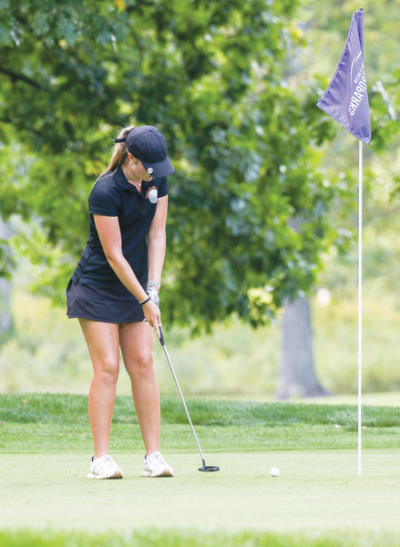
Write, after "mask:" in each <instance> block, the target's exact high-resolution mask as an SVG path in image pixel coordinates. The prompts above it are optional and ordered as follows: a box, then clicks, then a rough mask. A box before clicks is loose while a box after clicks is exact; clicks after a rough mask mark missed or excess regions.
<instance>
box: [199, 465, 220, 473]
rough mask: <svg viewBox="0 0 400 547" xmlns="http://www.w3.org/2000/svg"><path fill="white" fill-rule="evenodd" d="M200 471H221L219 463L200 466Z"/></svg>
mask: <svg viewBox="0 0 400 547" xmlns="http://www.w3.org/2000/svg"><path fill="white" fill-rule="evenodd" d="M199 471H203V473H212V472H213V471H219V467H218V465H203V467H199Z"/></svg>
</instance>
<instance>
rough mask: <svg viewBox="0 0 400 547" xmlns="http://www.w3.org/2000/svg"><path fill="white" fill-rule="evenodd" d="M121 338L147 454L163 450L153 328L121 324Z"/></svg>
mask: <svg viewBox="0 0 400 547" xmlns="http://www.w3.org/2000/svg"><path fill="white" fill-rule="evenodd" d="M119 339H120V344H121V351H122V355H123V358H124V364H125V368H126V370H127V372H128V374H129V376H130V379H131V382H132V396H133V402H134V405H135V409H136V415H137V418H138V421H139V425H140V429H141V431H142V437H143V441H144V445H145V447H146V454H150V453H151V452H154V451H155V450H159V449H160V394H159V391H158V384H157V378H156V372H155V369H154V363H153V329H152V327H151V326H150V325H149V324H148V323H147V322H143V323H142V322H137V323H121V324H120V330H119Z"/></svg>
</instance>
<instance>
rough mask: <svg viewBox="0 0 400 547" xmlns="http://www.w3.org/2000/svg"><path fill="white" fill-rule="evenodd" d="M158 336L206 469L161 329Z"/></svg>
mask: <svg viewBox="0 0 400 547" xmlns="http://www.w3.org/2000/svg"><path fill="white" fill-rule="evenodd" d="M160 334H161V338H160V343H161V345H162V347H163V350H164V353H165V356H166V358H167V361H168V364H169V368H170V369H171V372H172V376H173V377H174V380H175V384H176V387H177V388H178V391H179V395H180V397H181V400H182V403H183V406H184V409H185V412H186V416H187V417H188V420H189V423H190V427H191V428H192V431H193V435H194V438H195V440H196V444H197V448H198V449H199V452H200V456H201V459H202V461H203V467H206V462H205V460H204V456H203V452H202V450H201V446H200V443H199V439H198V438H197V435H196V432H195V430H194V427H193V424H192V420H191V418H190V414H189V411H188V409H187V406H186V403H185V399H184V398H183V395H182V391H181V388H180V386H179V382H178V378H177V377H176V374H175V371H174V368H173V366H172V363H171V359H170V358H169V355H168V350H167V347H166V345H165V341H164V336H163V333H162V330H161V327H160Z"/></svg>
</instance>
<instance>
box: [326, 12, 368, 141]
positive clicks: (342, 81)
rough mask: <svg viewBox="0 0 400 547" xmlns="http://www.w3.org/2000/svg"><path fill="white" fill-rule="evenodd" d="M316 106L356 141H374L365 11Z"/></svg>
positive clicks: (359, 14) (355, 15) (357, 19)
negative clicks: (367, 77)
mask: <svg viewBox="0 0 400 547" xmlns="http://www.w3.org/2000/svg"><path fill="white" fill-rule="evenodd" d="M317 106H318V107H319V108H320V109H321V110H323V111H324V112H326V113H327V114H329V116H332V118H335V120H337V121H338V122H339V123H341V124H342V125H343V127H344V128H345V129H347V131H350V133H351V134H352V135H354V136H355V137H357V139H359V140H361V141H364V142H366V143H368V142H369V141H370V140H371V117H370V114H369V103H368V93H367V82H366V79H365V71H364V11H362V10H361V11H355V12H354V13H353V17H352V18H351V23H350V30H349V35H348V36H347V40H346V45H345V46H344V50H343V53H342V57H341V59H340V62H339V64H338V67H337V69H336V72H335V75H334V76H333V78H332V80H331V83H330V84H329V86H328V88H327V90H326V91H325V93H324V94H323V95H322V97H321V99H320V100H319V102H318V104H317Z"/></svg>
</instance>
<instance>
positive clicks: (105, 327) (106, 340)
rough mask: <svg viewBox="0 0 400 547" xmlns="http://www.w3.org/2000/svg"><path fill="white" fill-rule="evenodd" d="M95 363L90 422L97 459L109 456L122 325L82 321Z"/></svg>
mask: <svg viewBox="0 0 400 547" xmlns="http://www.w3.org/2000/svg"><path fill="white" fill-rule="evenodd" d="M79 323H80V325H81V328H82V331H83V334H84V336H85V340H86V343H87V346H88V349H89V353H90V357H91V359H92V363H93V371H94V376H93V380H92V383H91V386H90V391H89V422H90V428H91V430H92V436H93V443H94V456H93V458H94V459H96V458H99V457H100V456H102V455H103V454H108V443H109V439H110V431H111V420H112V415H113V410H114V403H115V393H116V389H117V380H118V373H119V330H118V327H119V325H118V324H116V323H102V322H100V321H91V320H90V319H79Z"/></svg>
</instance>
